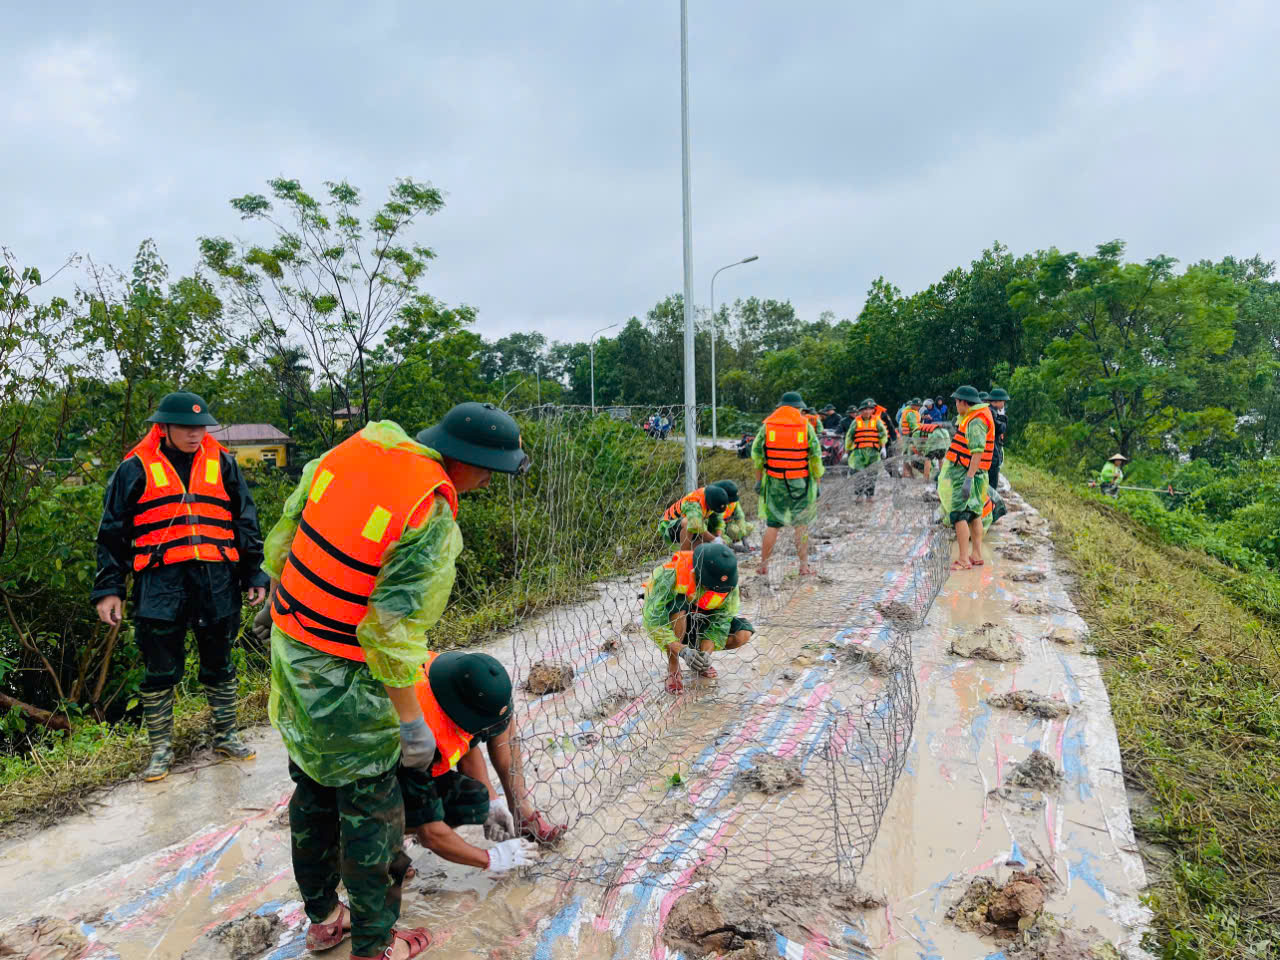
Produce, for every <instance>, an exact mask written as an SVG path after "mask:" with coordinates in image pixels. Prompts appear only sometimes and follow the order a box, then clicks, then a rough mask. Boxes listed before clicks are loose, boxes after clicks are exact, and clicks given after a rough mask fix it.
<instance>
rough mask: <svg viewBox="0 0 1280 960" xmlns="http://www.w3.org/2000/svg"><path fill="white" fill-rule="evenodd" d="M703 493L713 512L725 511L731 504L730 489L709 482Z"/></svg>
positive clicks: (709, 508)
mask: <svg viewBox="0 0 1280 960" xmlns="http://www.w3.org/2000/svg"><path fill="white" fill-rule="evenodd" d="M702 495H703V496H704V497H706V498H707V509H708V510H710V511H712V512H713V513H724V511H725V508H726V507H728V506H729V491H727V490H725V488H724V487H718V486H716V485H715V484H714V483H709V484H707V485H706V486H705V487H703V488H702Z"/></svg>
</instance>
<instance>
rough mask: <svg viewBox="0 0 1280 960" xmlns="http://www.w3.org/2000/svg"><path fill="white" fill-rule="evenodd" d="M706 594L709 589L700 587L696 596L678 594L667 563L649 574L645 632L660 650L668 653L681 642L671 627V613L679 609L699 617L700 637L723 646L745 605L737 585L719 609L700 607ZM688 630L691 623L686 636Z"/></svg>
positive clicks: (672, 572) (643, 617) (673, 574)
mask: <svg viewBox="0 0 1280 960" xmlns="http://www.w3.org/2000/svg"><path fill="white" fill-rule="evenodd" d="M704 593H706V591H705V590H703V589H701V588H699V589H698V591H697V593H696V595H695V596H693V597H692V598H685V597H683V596H681V595H680V594H678V593H676V572H675V571H674V570H672V569H669V568H668V567H665V566H663V567H654V568H653V574H652V575H651V576H650V577H649V582H648V585H647V586H646V588H645V594H644V612H643V614H642V619H643V621H644V629H645V633H647V634H648V635H649V639H650V640H652V641H653V642H654V643H656V644H657V645H658V649H660V650H662V651H664V652H665V651H666V649H667V647H669V646H670V645H671V644H673V643H676V642H678V641H677V638H676V632H675V631H674V630H673V629H671V615H672V614H673V613H675V612H677V611H679V610H684V611H685V612H686V613H687V614H689V615H690V616H693V617H696V618H697V620H698V624H697V632H698V639H699V640H710V641H711V642H712V643H713V644H714V645H715V648H716V649H717V650H723V649H724V645H725V641H726V640H727V639H728V637H729V625H730V624H731V623H732V622H733V618H734V617H735V616H736V615H737V613H738V609H739V608H740V607H741V606H742V598H741V596H740V595H739V593H738V588H737V587H734V588H733V591H732V592H731V593H730V594H729V596H727V597H725V599H724V603H722V604H720V606H718V607H716V609H714V610H700V609H698V606H697V601H698V598H699V597H701V596H702V595H703V594H704ZM689 626H692V624H690V625H689ZM687 631H688V626H686V633H685V636H686V637H687V636H688V632H687Z"/></svg>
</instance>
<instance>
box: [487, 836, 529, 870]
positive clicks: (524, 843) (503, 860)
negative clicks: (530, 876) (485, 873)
mask: <svg viewBox="0 0 1280 960" xmlns="http://www.w3.org/2000/svg"><path fill="white" fill-rule="evenodd" d="M537 852H538V847H537V844H535V843H533V842H532V841H529V840H521V839H519V838H516V839H514V840H503V841H502V842H501V843H500V844H498V845H497V846H496V847H493V848H491V849H490V850H489V872H490V873H506V872H507V871H509V870H514V869H515V868H516V867H527V866H529V865H530V864H532V863H533V862H534V860H536V859H537V856H536V854H537Z"/></svg>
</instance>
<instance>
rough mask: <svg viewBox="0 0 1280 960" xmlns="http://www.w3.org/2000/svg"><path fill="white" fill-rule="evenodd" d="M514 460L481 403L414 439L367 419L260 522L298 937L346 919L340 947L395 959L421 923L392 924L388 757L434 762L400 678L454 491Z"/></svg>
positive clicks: (432, 601)
mask: <svg viewBox="0 0 1280 960" xmlns="http://www.w3.org/2000/svg"><path fill="white" fill-rule="evenodd" d="M528 463H529V459H528V457H527V456H526V455H525V453H524V450H523V449H522V446H521V441H520V428H519V426H518V425H517V424H516V422H515V421H514V420H513V419H512V418H511V417H509V416H508V415H507V414H506V413H504V412H502V411H501V410H498V409H497V408H495V407H494V406H493V404H482V403H461V404H458V405H457V406H455V407H453V409H451V410H450V411H449V412H448V413H446V414H445V416H444V417H443V419H442V420H441V421H440V423H439V424H437V425H436V426H434V427H431V428H428V429H426V430H423V431H422V432H420V433H419V434H418V437H417V440H416V441H415V440H413V439H411V438H410V437H409V436H408V435H407V434H406V433H405V432H404V430H402V429H401V428H400V426H399V425H397V424H395V423H393V422H391V421H389V420H383V421H379V422H374V423H370V424H368V425H366V426H365V427H364V428H362V429H361V430H360V431H359V432H357V433H356V434H354V435H353V436H351V437H348V438H347V439H346V440H344V441H343V442H342V443H340V444H338V446H336V447H334V448H333V449H331V450H329V451H328V452H327V453H325V454H323V455H322V456H320V457H318V458H317V459H315V460H313V461H311V462H310V463H308V464H307V465H306V467H305V468H304V469H303V472H302V478H301V480H300V481H299V483H298V486H297V488H296V489H295V490H294V491H293V493H292V494H291V495H290V496H289V498H288V500H287V501H286V502H285V505H284V511H283V514H282V516H281V518H280V521H279V522H278V523H277V524H276V526H275V527H274V528H273V529H272V531H271V532H270V534H268V536H267V543H266V559H265V560H264V562H263V569H264V570H265V571H266V572H267V573H268V574H269V575H270V577H271V583H272V598H271V609H270V621H269V624H266V623H262V622H258V623H257V624H255V625H256V626H258V627H259V628H260V629H268V630H269V632H270V638H271V699H270V703H269V711H270V715H271V721H272V723H273V724H274V725H275V727H276V729H277V730H279V731H280V735H281V737H282V738H283V740H284V743H285V747H286V749H287V750H288V752H289V775H290V777H291V778H292V779H293V781H294V783H295V784H296V788H295V790H294V794H293V798H292V799H291V800H290V803H289V825H290V830H291V832H292V837H293V867H294V877H295V879H296V880H297V882H298V887H299V890H300V891H301V893H302V899H303V904H304V906H305V909H306V913H307V916H308V918H309V919H310V920H311V923H312V929H311V930H309V931H308V935H307V943H308V948H309V949H312V950H320V949H327V948H328V947H330V946H333V945H334V943H335V942H336V941H335V940H334V938H335V937H338V938H341V937H342V936H345V935H346V934H347V932H348V931H349V932H350V935H351V938H352V953H351V955H352V957H353V960H364V958H372V957H380V956H385V957H387V958H389V960H407V958H408V957H411V956H416V955H417V954H419V953H421V952H422V951H423V950H425V949H426V948H427V946H428V945H429V944H430V940H431V937H430V933H429V932H428V931H427V930H425V929H424V928H418V929H415V930H409V931H400V930H396V929H394V928H395V923H396V920H397V919H398V918H399V913H400V885H401V882H402V880H403V876H404V871H405V869H406V868H407V865H408V860H407V858H406V857H405V856H404V853H403V835H404V822H405V820H404V818H405V812H404V802H403V794H402V791H401V788H400V784H399V781H398V779H397V768H398V766H400V765H403V766H405V767H408V768H413V769H420V770H430V769H431V768H432V767H433V766H434V764H435V763H436V762H437V761H436V754H437V752H438V751H437V742H436V735H435V733H434V732H433V730H432V728H431V726H430V725H429V724H428V723H427V722H426V719H425V718H424V715H423V709H422V705H421V703H420V702H419V700H418V697H417V696H416V692H415V685H416V684H417V682H418V680H419V679H420V678H421V676H422V666H423V664H424V663H426V662H427V661H428V659H429V658H430V651H429V649H428V631H429V630H430V629H431V627H432V626H433V625H434V624H435V623H436V621H437V620H438V619H439V618H440V615H441V613H442V612H443V610H444V607H445V604H446V603H447V602H448V599H449V594H450V591H451V590H452V588H453V582H454V576H455V562H456V560H457V556H458V554H459V552H460V551H461V550H462V534H461V532H460V530H459V528H458V525H457V522H456V519H455V517H456V513H457V508H458V495H459V494H461V493H465V492H467V491H469V490H477V489H482V488H484V487H487V486H488V485H489V481H490V478H491V476H492V474H493V473H494V472H499V473H508V474H520V473H523V472H524V471H525V469H526V468H527V467H528ZM516 827H517V829H522V827H523V825H522V824H517V825H516ZM339 881H341V883H342V884H343V886H345V888H346V890H347V894H348V896H349V899H350V902H349V905H344V904H342V903H341V902H340V901H339V900H338V898H337V887H338V883H339Z"/></svg>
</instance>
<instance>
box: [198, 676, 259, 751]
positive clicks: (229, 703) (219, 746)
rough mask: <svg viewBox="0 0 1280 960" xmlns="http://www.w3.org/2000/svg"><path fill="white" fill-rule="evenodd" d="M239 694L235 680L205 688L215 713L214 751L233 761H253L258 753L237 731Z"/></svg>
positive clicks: (210, 706) (210, 705)
mask: <svg viewBox="0 0 1280 960" xmlns="http://www.w3.org/2000/svg"><path fill="white" fill-rule="evenodd" d="M238 692H239V690H238V686H237V684H236V681H234V680H228V681H227V682H226V683H219V684H218V685H217V686H207V687H205V688H204V694H205V696H206V697H208V698H209V708H210V709H211V710H212V711H213V749H214V752H215V753H220V754H222V755H223V756H225V757H230V758H231V759H232V760H252V759H253V758H254V757H256V756H257V755H258V751H256V750H254V749H253V748H252V747H250V746H248V745H247V744H246V743H245V742H244V741H243V740H241V739H240V731H239V730H237V729H236V699H237V694H238Z"/></svg>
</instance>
